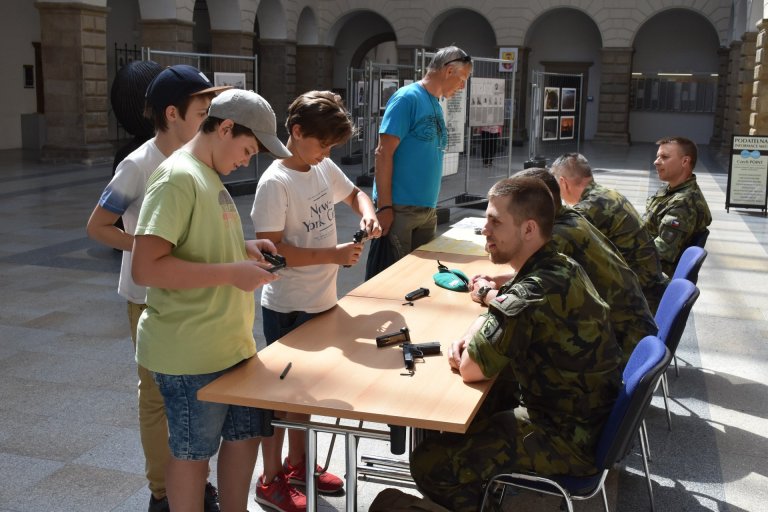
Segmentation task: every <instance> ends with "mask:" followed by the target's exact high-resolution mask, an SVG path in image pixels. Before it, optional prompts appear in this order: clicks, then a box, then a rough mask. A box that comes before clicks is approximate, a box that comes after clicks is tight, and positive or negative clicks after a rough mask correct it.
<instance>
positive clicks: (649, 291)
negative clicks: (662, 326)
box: [573, 181, 667, 311]
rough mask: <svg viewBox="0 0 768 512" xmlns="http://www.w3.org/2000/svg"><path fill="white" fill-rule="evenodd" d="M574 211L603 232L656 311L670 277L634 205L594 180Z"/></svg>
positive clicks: (652, 309) (574, 207)
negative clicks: (664, 271) (662, 265)
mask: <svg viewBox="0 0 768 512" xmlns="http://www.w3.org/2000/svg"><path fill="white" fill-rule="evenodd" d="M573 209H574V210H576V211H577V212H579V213H580V214H582V215H583V216H584V217H586V219H587V220H588V221H589V222H591V223H592V225H593V226H595V227H596V228H597V229H599V230H600V232H601V233H603V234H604V235H605V236H606V237H607V238H608V239H609V240H610V241H611V242H613V245H615V246H616V248H617V249H618V250H619V253H621V255H622V256H623V257H624V260H625V261H626V262H627V265H629V268H631V269H632V270H633V271H634V272H635V274H636V275H637V280H638V281H639V282H640V288H642V290H643V293H644V294H645V298H646V299H647V300H648V305H649V306H650V308H651V311H656V306H658V304H659V301H660V300H661V295H662V294H663V293H664V288H665V287H666V282H667V278H666V277H665V276H664V274H663V272H662V270H661V262H660V260H659V253H658V251H657V250H656V244H654V243H653V237H651V236H650V235H649V234H648V232H647V231H646V230H645V227H644V226H643V220H642V219H641V218H640V214H639V213H637V210H635V207H634V206H632V203H630V202H629V200H628V199H627V198H626V197H624V196H623V195H622V194H620V193H619V192H617V191H616V190H612V189H609V188H606V187H604V186H602V185H599V184H597V183H595V182H594V181H593V182H592V183H590V184H589V185H587V187H586V188H585V189H584V192H583V193H582V194H581V200H580V201H579V202H578V203H576V204H575V205H573Z"/></svg>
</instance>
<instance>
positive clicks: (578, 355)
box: [467, 242, 621, 460]
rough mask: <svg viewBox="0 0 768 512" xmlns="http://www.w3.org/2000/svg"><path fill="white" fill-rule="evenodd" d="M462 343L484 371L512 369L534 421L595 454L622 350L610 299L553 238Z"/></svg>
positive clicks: (582, 452) (585, 453)
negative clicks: (610, 317)
mask: <svg viewBox="0 0 768 512" xmlns="http://www.w3.org/2000/svg"><path fill="white" fill-rule="evenodd" d="M467 350H468V351H469V354H470V357H471V358H472V360H473V361H475V362H476V363H477V364H478V365H479V366H480V368H481V369H482V371H483V374H484V375H486V376H488V377H491V376H494V375H497V374H499V373H501V372H502V370H504V372H505V373H508V372H509V373H511V377H512V379H513V381H514V382H516V383H517V385H518V386H519V393H520V399H521V400H520V401H521V404H522V405H523V406H524V407H526V408H527V410H528V414H529V417H530V419H531V421H532V422H534V423H535V424H537V425H539V426H541V427H542V428H543V429H545V430H550V431H551V432H553V436H558V437H564V438H566V439H569V440H570V442H571V445H570V446H569V447H563V448H564V449H565V450H571V451H573V453H574V454H575V455H577V456H579V457H586V458H587V460H593V459H594V445H595V442H596V441H597V438H598V437H599V435H600V430H601V429H602V426H603V423H604V422H605V420H606V418H607V415H608V413H609V412H610V410H611V407H612V406H613V402H614V400H615V399H616V396H617V392H618V388H619V385H620V383H621V375H620V372H619V365H620V354H621V351H620V349H619V347H618V345H617V344H616V340H615V338H614V336H613V331H612V329H611V325H610V322H609V320H608V306H607V304H606V303H605V302H604V301H603V300H602V299H601V298H600V296H599V295H598V293H597V292H596V291H595V289H594V287H593V286H592V283H591V282H590V281H589V278H588V277H587V275H586V274H585V273H584V269H582V268H581V266H580V265H579V264H578V263H576V262H575V261H573V260H572V259H570V258H568V257H566V256H564V255H562V254H559V253H558V252H557V250H556V248H555V245H554V243H553V242H549V243H547V244H546V245H545V246H544V247H542V248H541V249H539V251H537V252H536V253H535V254H534V255H533V256H531V257H530V258H529V259H528V261H527V262H526V263H525V265H523V267H522V268H521V269H520V271H519V272H518V273H517V275H516V276H515V277H514V278H513V279H512V280H510V281H509V282H508V283H506V284H504V285H503V286H502V287H501V288H500V289H499V295H498V296H496V298H495V299H494V300H492V301H491V303H490V305H489V307H488V312H487V313H486V314H485V322H484V324H483V326H482V327H481V328H480V330H479V331H478V332H477V333H476V334H475V336H474V337H473V338H472V340H470V342H469V346H468V348H467ZM505 381H506V380H505ZM498 383H499V382H498V381H497V384H498Z"/></svg>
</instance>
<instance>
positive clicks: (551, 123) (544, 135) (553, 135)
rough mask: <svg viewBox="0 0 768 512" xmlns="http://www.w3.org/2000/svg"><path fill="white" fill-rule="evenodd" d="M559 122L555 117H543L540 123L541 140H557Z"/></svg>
mask: <svg viewBox="0 0 768 512" xmlns="http://www.w3.org/2000/svg"><path fill="white" fill-rule="evenodd" d="M559 120H560V118H559V117H557V116H544V122H543V123H541V140H557V124H558V121H559Z"/></svg>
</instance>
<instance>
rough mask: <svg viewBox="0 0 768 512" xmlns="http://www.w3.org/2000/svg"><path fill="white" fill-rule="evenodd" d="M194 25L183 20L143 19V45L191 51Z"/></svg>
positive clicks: (152, 47) (166, 49)
mask: <svg viewBox="0 0 768 512" xmlns="http://www.w3.org/2000/svg"><path fill="white" fill-rule="evenodd" d="M193 26H194V24H193V23H189V22H186V21H181V20H142V22H141V45H142V46H145V47H148V48H150V49H152V50H165V51H178V52H191V51H192V50H193V39H192V27H193ZM160 63H161V64H165V63H164V62H160ZM170 64H176V62H173V63H170ZM170 64H169V65H170Z"/></svg>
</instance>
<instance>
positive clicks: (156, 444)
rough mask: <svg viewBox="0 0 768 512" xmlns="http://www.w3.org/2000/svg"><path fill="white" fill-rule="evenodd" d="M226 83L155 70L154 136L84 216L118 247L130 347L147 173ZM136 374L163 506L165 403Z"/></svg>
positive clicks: (180, 70) (210, 504)
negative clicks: (134, 254)
mask: <svg viewBox="0 0 768 512" xmlns="http://www.w3.org/2000/svg"><path fill="white" fill-rule="evenodd" d="M230 88H231V87H229V86H221V87H214V85H213V84H212V83H211V81H210V80H208V78H207V77H206V76H205V75H204V74H203V73H201V72H200V71H199V70H198V69H196V68H194V67H192V66H187V65H178V66H172V67H169V68H166V69H164V70H163V71H161V72H160V73H159V74H158V75H157V76H156V77H155V78H154V79H153V80H152V82H151V83H150V84H149V87H148V88H147V92H146V108H145V116H146V117H148V118H150V119H152V122H153V124H154V126H155V136H154V137H153V138H151V139H149V140H148V141H146V142H145V143H144V144H142V145H141V146H139V148H137V149H136V150H134V151H133V152H132V153H130V154H129V155H128V156H127V157H125V159H124V160H123V161H122V162H120V164H118V166H117V168H116V169H115V175H114V177H113V178H112V181H110V182H109V184H108V185H107V187H106V188H105V189H104V192H103V193H102V194H101V198H100V199H99V202H98V203H97V204H96V207H95V208H94V209H93V212H92V213H91V217H90V218H89V219H88V226H87V231H88V236H90V237H91V238H93V239H94V240H96V241H98V242H101V243H103V244H104V245H107V246H109V247H112V248H114V249H120V250H122V251H123V262H122V266H121V268H120V280H119V284H118V288H117V293H118V294H120V296H122V297H123V298H125V299H126V300H127V301H128V321H129V322H130V327H131V339H132V341H133V344H134V348H135V346H136V324H137V322H138V320H139V316H140V315H141V312H142V311H144V309H145V308H146V296H147V289H146V287H144V286H139V285H137V284H136V283H134V282H133V279H132V278H131V249H132V247H133V235H134V233H135V231H136V221H137V219H138V217H139V210H140V209H141V204H142V202H143V201H144V191H145V188H146V185H147V179H148V178H149V176H150V174H152V173H153V172H154V171H155V169H157V167H158V166H159V165H160V164H161V163H162V162H163V160H165V159H166V158H167V157H169V156H170V155H171V153H173V152H174V151H176V150H177V149H179V148H180V147H181V146H182V144H185V143H186V142H188V141H189V140H190V139H192V137H193V136H194V135H195V133H196V132H197V129H198V128H199V127H200V124H201V123H202V122H203V120H204V119H205V118H206V116H207V115H208V106H209V105H210V104H211V99H212V98H213V97H214V96H215V95H216V93H217V92H219V91H223V90H225V89H230ZM121 216H122V218H123V227H124V230H123V229H120V228H118V227H117V226H115V221H117V219H119V218H120V217H121ZM138 374H139V386H138V387H139V433H140V435H141V445H142V448H143V450H144V459H145V474H146V476H147V480H148V481H149V490H150V491H151V493H152V495H151V496H150V500H149V508H148V512H168V510H169V508H168V499H167V498H166V495H165V465H166V464H167V462H168V457H169V455H170V452H169V450H168V426H167V423H166V417H165V406H164V404H163V397H162V396H161V395H160V391H159V390H158V388H157V384H155V381H154V379H153V378H152V373H151V372H149V371H147V369H146V368H144V367H142V366H141V365H138ZM218 510H219V506H218V504H217V497H216V488H215V487H213V485H211V484H210V483H209V484H207V486H206V496H205V512H218Z"/></svg>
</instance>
